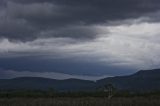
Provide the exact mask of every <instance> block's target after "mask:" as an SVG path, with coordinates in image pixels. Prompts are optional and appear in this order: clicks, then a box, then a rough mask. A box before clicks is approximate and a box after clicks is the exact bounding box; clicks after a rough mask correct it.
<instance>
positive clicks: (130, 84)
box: [97, 69, 160, 91]
mask: <svg viewBox="0 0 160 106" xmlns="http://www.w3.org/2000/svg"><path fill="white" fill-rule="evenodd" d="M97 83H98V84H99V85H100V86H103V85H104V84H107V83H111V84H113V85H114V86H115V88H117V89H119V90H130V91H153V90H160V69H154V70H141V71H138V72H137V73H135V74H132V75H129V76H117V77H110V78H105V79H101V80H99V81H97Z"/></svg>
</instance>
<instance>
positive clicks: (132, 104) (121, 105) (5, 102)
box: [0, 97, 160, 106]
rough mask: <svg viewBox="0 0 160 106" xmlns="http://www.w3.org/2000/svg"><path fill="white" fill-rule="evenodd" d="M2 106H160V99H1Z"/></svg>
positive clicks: (0, 104)
mask: <svg viewBox="0 0 160 106" xmlns="http://www.w3.org/2000/svg"><path fill="white" fill-rule="evenodd" d="M0 106H160V98H153V97H152V98H148V97H147V98H145V97H128V98H126V97H117V98H112V99H111V100H108V99H106V98H96V97H84V98H83V97H82V98H69V97H66V98H65V97H60V98H58V97H56V98H1V99H0Z"/></svg>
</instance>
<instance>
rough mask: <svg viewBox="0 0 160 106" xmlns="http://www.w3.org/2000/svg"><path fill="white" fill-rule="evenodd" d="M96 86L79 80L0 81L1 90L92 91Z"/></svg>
mask: <svg viewBox="0 0 160 106" xmlns="http://www.w3.org/2000/svg"><path fill="white" fill-rule="evenodd" d="M94 86H95V83H94V82H92V81H87V80H79V79H67V80H55V79H48V78H41V77H20V78H14V79H2V80H0V89H29V90H30V89H31V90H32V89H35V90H48V89H55V90H59V91H79V90H90V89H93V87H94Z"/></svg>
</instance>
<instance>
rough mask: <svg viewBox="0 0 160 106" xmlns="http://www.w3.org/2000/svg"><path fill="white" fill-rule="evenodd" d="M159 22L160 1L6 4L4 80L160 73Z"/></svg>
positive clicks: (0, 35)
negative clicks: (142, 71) (158, 69)
mask: <svg viewBox="0 0 160 106" xmlns="http://www.w3.org/2000/svg"><path fill="white" fill-rule="evenodd" d="M159 17H160V0H0V78H11V77H20V76H25V75H26V76H40V77H48V78H52V77H53V78H57V76H59V78H60V79H63V78H70V77H71V76H70V75H69V74H71V75H73V76H74V77H76V76H78V77H79V78H80V77H82V76H84V77H85V79H86V76H88V78H89V76H92V77H93V76H96V77H95V78H97V76H98V78H99V76H103V77H104V76H117V75H127V74H131V73H134V72H136V71H138V70H142V69H143V70H144V69H153V68H160V66H159V64H160V59H159V58H160V18H159ZM61 73H62V74H61ZM55 75H56V76H55ZM90 79H93V78H90Z"/></svg>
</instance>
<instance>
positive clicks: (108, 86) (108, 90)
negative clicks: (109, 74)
mask: <svg viewBox="0 0 160 106" xmlns="http://www.w3.org/2000/svg"><path fill="white" fill-rule="evenodd" d="M114 90H115V88H114V86H113V85H112V84H106V85H105V86H104V92H106V93H107V97H108V99H111V98H112V97H113V95H114Z"/></svg>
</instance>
